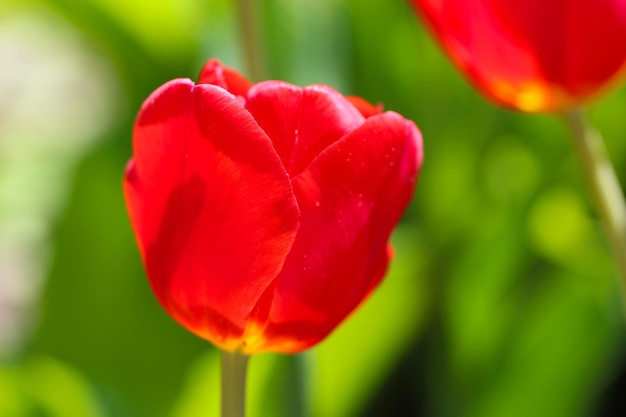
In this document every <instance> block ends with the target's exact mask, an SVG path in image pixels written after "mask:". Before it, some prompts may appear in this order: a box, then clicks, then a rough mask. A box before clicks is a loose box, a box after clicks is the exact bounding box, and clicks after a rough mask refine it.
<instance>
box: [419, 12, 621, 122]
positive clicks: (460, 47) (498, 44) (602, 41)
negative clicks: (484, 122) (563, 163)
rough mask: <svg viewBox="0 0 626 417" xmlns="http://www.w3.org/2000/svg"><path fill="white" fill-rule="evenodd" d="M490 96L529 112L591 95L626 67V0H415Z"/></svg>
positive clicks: (451, 52)
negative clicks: (592, 0)
mask: <svg viewBox="0 0 626 417" xmlns="http://www.w3.org/2000/svg"><path fill="white" fill-rule="evenodd" d="M411 4H412V5H413V7H414V8H415V9H416V11H418V12H419V13H420V14H421V15H422V16H423V17H424V18H425V19H426V21H427V23H428V24H429V25H430V26H431V29H432V31H433V33H434V34H435V35H436V37H437V38H438V39H439V41H440V43H441V44H442V46H443V47H444V48H445V49H446V50H447V52H448V54H449V55H450V57H451V58H452V60H453V61H454V62H455V63H456V64H457V65H458V66H459V67H460V69H461V70H462V71H463V72H464V74H465V75H466V76H467V77H468V78H469V80H470V81H471V82H472V83H473V84H474V85H475V86H476V87H477V88H478V89H479V90H480V91H481V92H482V93H483V94H484V95H485V96H486V97H488V98H490V99H491V100H493V101H495V102H497V103H499V104H502V105H504V106H508V107H513V108H516V109H519V110H523V111H557V110H563V109H566V108H568V107H571V106H574V105H576V104H579V103H580V102H583V101H585V100H587V99H589V98H590V97H591V96H593V95H595V94H597V93H598V92H599V91H600V90H602V89H604V88H605V87H607V85H608V84H610V83H611V82H612V81H613V80H616V79H617V78H618V77H619V75H620V74H624V72H626V7H625V6H624V5H625V4H626V3H624V2H623V0H600V1H595V2H590V1H588V0H552V1H549V2H546V1H543V0H526V1H517V2H516V1H510V0H476V1H466V0H443V1H442V0H411Z"/></svg>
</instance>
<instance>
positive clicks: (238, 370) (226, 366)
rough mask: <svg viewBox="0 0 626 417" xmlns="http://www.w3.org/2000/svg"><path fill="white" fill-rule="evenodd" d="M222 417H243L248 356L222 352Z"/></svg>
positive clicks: (239, 353) (244, 412) (244, 413)
mask: <svg viewBox="0 0 626 417" xmlns="http://www.w3.org/2000/svg"><path fill="white" fill-rule="evenodd" d="M221 355H222V417H245V415H246V371H247V368H248V356H246V355H244V354H243V353H241V352H228V351H225V350H223V351H222V352H221Z"/></svg>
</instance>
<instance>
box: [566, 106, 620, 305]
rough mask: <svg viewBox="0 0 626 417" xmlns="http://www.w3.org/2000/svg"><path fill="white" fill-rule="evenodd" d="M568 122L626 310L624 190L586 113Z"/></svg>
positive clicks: (576, 113)
mask: <svg viewBox="0 0 626 417" xmlns="http://www.w3.org/2000/svg"><path fill="white" fill-rule="evenodd" d="M565 119H566V121H567V124H568V125H569V128H570V130H571V133H572V135H571V136H572V139H573V142H574V147H575V149H576V152H577V153H578V157H579V159H580V161H581V163H582V166H583V169H584V173H585V176H586V177H587V181H588V182H589V185H590V186H591V190H592V192H593V197H594V199H595V203H596V209H597V210H598V212H599V215H600V217H601V219H602V222H603V223H604V227H605V229H606V233H607V235H608V237H609V241H610V244H611V249H612V250H613V255H614V257H615V261H616V263H617V268H618V272H619V275H620V278H621V288H622V295H624V297H625V298H623V299H622V302H623V305H624V307H625V308H626V204H625V202H624V195H623V192H622V188H621V186H620V184H619V181H618V179H617V176H616V175H615V170H614V169H613V165H612V164H611V161H610V159H609V158H608V156H607V152H606V149H605V147H604V143H603V142H602V137H601V136H600V134H599V133H598V132H596V131H595V130H593V129H592V128H591V127H590V126H589V125H588V124H587V122H586V120H585V115H584V111H583V109H581V108H577V109H574V110H570V111H568V112H566V113H565ZM625 313H626V310H625Z"/></svg>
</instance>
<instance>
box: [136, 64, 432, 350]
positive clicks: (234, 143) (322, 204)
mask: <svg viewBox="0 0 626 417" xmlns="http://www.w3.org/2000/svg"><path fill="white" fill-rule="evenodd" d="M353 102H355V99H350V100H349V99H347V98H345V97H343V96H342V95H341V94H339V93H338V92H337V91H335V90H333V89H332V88H330V87H327V86H323V85H313V86H309V87H304V88H300V87H296V86H294V85H291V84H288V83H285V82H281V81H265V82H261V83H259V84H252V83H250V82H249V81H248V80H246V79H245V78H244V77H243V76H241V75H240V74H238V73H237V72H236V71H234V70H233V69H230V68H228V67H225V66H223V65H222V64H221V63H220V62H219V61H216V60H210V61H209V62H207V64H206V65H205V67H204V69H203V70H202V73H201V76H200V79H199V82H198V83H197V84H194V83H193V82H192V81H191V80H188V79H176V80H173V81H170V82H168V83H166V84H164V85H163V86H161V87H160V88H158V89H157V90H156V91H155V92H154V93H153V94H152V95H151V96H150V97H149V98H148V99H147V100H146V101H145V103H144V104H143V106H142V107H141V110H140V111H139V115H138V117H137V120H136V123H135V127H134V132H133V158H132V159H131V161H130V162H129V164H128V167H127V170H126V173H125V177H124V193H125V197H126V202H127V206H128V211H129V214H130V219H131V223H132V226H133V229H134V232H135V236H136V238H137V241H138V245H139V249H140V253H141V256H142V259H143V262H144V266H145V270H146V273H147V276H148V279H149V281H150V284H151V287H152V289H153V291H154V293H155V295H156V297H157V299H158V300H159V302H160V303H161V305H162V306H163V307H164V308H165V310H166V311H167V312H168V313H169V314H170V315H171V316H172V317H173V318H174V319H175V320H176V321H178V322H179V323H180V324H182V325H183V326H184V327H186V328H187V329H188V330H190V331H191V332H193V333H195V334H197V335H198V336H200V337H202V338H204V339H207V340H209V341H211V342H212V343H214V344H215V345H217V346H218V347H220V348H222V349H225V350H231V351H235V350H237V351H241V352H243V353H246V354H251V353H256V352H263V351H273V352H282V353H292V352H298V351H301V350H303V349H306V348H308V347H310V346H312V345H314V344H315V343H317V342H319V341H321V340H322V339H324V338H325V337H326V336H327V335H328V334H329V333H330V332H331V331H332V330H333V329H334V328H335V327H336V326H337V325H338V324H339V323H340V322H341V321H342V320H343V319H344V318H345V317H346V316H347V315H348V314H350V312H352V311H353V310H354V309H355V308H356V307H357V306H358V305H359V304H360V303H361V302H362V301H363V300H364V299H365V298H366V297H367V296H368V294H369V293H370V292H371V291H372V289H374V288H375V287H376V286H377V284H378V283H379V282H380V280H381V278H382V277H383V275H384V273H385V271H386V270H387V266H388V263H389V260H390V253H391V252H390V248H389V244H388V240H389V236H390V234H391V232H392V229H393V228H394V226H395V225H396V224H397V222H398V221H399V220H400V218H401V216H402V214H403V212H404V211H405V209H406V207H407V205H408V204H409V202H410V199H411V197H412V193H413V189H414V186H415V182H416V180H417V176H418V172H419V169H420V166H421V163H422V140H421V135H420V132H419V130H418V129H417V127H416V126H415V124H414V123H413V122H411V121H409V120H406V119H404V118H403V117H402V116H400V115H398V114H397V113H394V112H384V113H382V112H381V111H380V110H379V109H377V108H375V107H373V106H368V105H367V104H366V103H364V102H363V101H359V105H358V107H359V109H357V107H355V105H354V104H352V103H353ZM366 116H367V117H366Z"/></svg>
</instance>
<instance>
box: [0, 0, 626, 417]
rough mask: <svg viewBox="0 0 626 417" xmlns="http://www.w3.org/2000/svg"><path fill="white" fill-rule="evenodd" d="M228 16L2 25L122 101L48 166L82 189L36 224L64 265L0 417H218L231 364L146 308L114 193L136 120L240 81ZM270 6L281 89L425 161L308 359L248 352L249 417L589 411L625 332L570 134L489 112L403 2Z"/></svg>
mask: <svg viewBox="0 0 626 417" xmlns="http://www.w3.org/2000/svg"><path fill="white" fill-rule="evenodd" d="M234 4H235V2H230V1H226V0H215V1H210V2H206V1H200V0H184V1H175V0H158V1H148V0H132V1H126V0H116V1H110V0H31V1H29V2H25V1H24V2H18V1H15V2H9V1H6V0H0V27H2V21H3V19H11V18H12V16H14V15H16V14H17V13H19V14H20V15H24V14H31V13H41V12H42V11H43V13H44V14H50V15H55V16H58V17H60V18H61V19H62V20H63V22H64V24H65V25H66V26H67V28H68V30H69V31H71V32H72V33H73V34H74V36H75V38H76V39H77V42H80V43H81V44H83V45H86V46H87V49H88V50H89V51H90V52H89V54H92V55H94V56H97V57H98V59H101V60H102V61H103V62H106V63H107V65H108V68H109V70H108V71H109V72H110V74H109V76H110V78H111V79H112V80H114V81H113V83H114V84H115V88H116V89H117V90H118V93H114V92H113V91H111V97H110V100H111V102H113V103H114V105H113V106H112V109H111V110H110V111H111V115H110V116H111V117H110V120H112V121H111V122H109V123H108V124H107V128H106V129H103V130H102V131H101V132H99V133H98V134H97V136H98V138H99V142H97V145H91V147H87V148H86V149H87V150H86V151H84V150H83V151H81V152H83V153H82V154H81V155H82V156H81V157H80V158H76V159H72V160H71V161H70V160H69V159H67V158H61V157H59V158H57V159H55V160H54V161H52V160H51V162H49V163H51V164H52V163H54V164H59V165H58V166H59V167H60V168H59V171H60V172H63V173H67V175H65V176H63V177H59V178H56V177H55V181H65V183H64V185H65V187H61V188H64V189H69V192H68V193H67V194H66V195H64V194H63V193H62V192H59V195H58V197H57V200H58V209H56V210H53V211H54V212H55V213H56V214H55V215H54V216H52V215H51V217H50V218H48V219H45V220H44V221H45V222H46V223H45V226H41V227H42V228H43V230H44V231H43V232H42V234H41V237H40V240H39V241H38V244H39V245H41V246H45V247H46V248H48V250H49V252H48V253H49V254H50V263H49V265H48V264H45V263H44V264H43V265H41V266H40V268H41V271H42V274H43V275H44V276H45V283H44V285H43V286H42V290H41V293H42V294H41V295H40V296H39V294H37V295H36V296H35V298H36V301H34V302H32V303H30V304H28V303H27V304H26V308H27V309H28V311H30V312H31V314H32V315H33V317H35V318H34V319H33V322H34V323H35V324H34V325H33V326H32V330H29V329H30V327H29V325H28V324H24V323H22V324H21V326H23V327H24V329H26V330H25V332H26V333H25V336H24V337H23V338H22V339H21V341H20V342H19V343H18V348H17V349H14V350H13V351H12V353H11V354H6V355H5V357H2V356H0V360H2V362H0V417H17V416H63V417H73V416H85V417H92V416H93V417H113V416H115V417H119V416H121V417H124V416H133V417H191V416H200V415H203V416H217V415H218V400H219V379H218V367H219V355H218V354H217V351H216V350H215V349H214V348H213V347H210V346H209V345H208V344H207V343H205V342H204V341H202V340H199V339H198V338H196V337H194V336H192V335H191V334H189V333H188V332H186V331H185V330H183V329H182V328H180V327H179V326H178V325H177V324H175V323H174V322H173V321H172V320H171V319H170V318H169V317H168V316H167V315H166V314H165V313H164V312H163V311H162V310H161V308H160V307H159V306H158V304H157V302H156V300H155V299H154V297H153V296H152V294H151V291H150V288H149V285H148V283H147V280H146V279H145V276H144V273H143V270H142V267H141V264H140V260H139V255H138V252H137V249H136V245H135V242H134V238H133V236H132V232H131V230H130V226H129V222H128V220H127V216H126V213H125V207H124V202H123V197H122V194H121V177H122V173H123V170H124V166H125V164H126V161H127V160H128V158H129V156H130V135H131V130H132V121H133V118H134V116H135V114H136V111H137V109H138V107H139V105H140V104H141V102H142V101H143V100H144V99H145V98H146V97H147V96H148V94H150V92H152V91H153V90H154V89H155V88H156V87H157V86H159V85H160V84H162V83H164V82H165V81H167V80H169V79H172V78H177V77H188V78H195V77H196V74H197V73H198V71H199V69H200V67H201V65H202V63H203V62H204V60H206V59H208V58H209V57H217V58H220V59H222V60H223V61H224V62H225V63H227V64H229V65H233V66H237V67H238V68H240V69H241V70H242V72H245V68H244V67H243V62H244V60H243V59H242V54H241V51H240V49H239V46H238V45H239V35H238V32H237V22H236V21H235V18H236V13H235V10H234ZM5 6H6V7H5ZM256 6H257V7H258V12H259V13H258V16H259V20H260V22H262V24H263V27H264V31H263V38H262V40H263V44H264V47H265V49H266V58H267V62H266V64H267V77H268V78H271V79H285V80H287V81H290V82H294V83H298V84H312V83H326V84H331V85H332V86H334V87H336V88H338V89H340V90H341V91H342V92H344V93H346V94H354V95H359V96H362V97H364V98H366V99H368V100H370V101H372V102H374V103H377V102H381V103H383V104H384V107H385V109H388V110H394V111H398V112H400V113H402V114H403V115H404V116H406V117H408V118H411V119H413V120H415V121H416V123H417V124H418V126H419V127H420V128H421V130H422V132H423V134H424V141H425V152H426V159H425V164H424V167H423V170H422V173H421V177H420V183H419V185H418V189H417V193H416V197H415V200H414V203H413V205H412V206H411V208H410V210H409V211H408V212H407V214H406V216H405V219H404V222H403V224H402V225H401V226H400V228H399V230H398V232H397V233H396V235H395V236H394V240H393V242H394V247H395V250H396V259H395V260H394V262H393V264H392V267H391V270H390V273H389V274H388V276H387V278H386V280H385V281H384V282H383V283H382V285H381V287H380V288H379V289H378V290H377V291H376V292H374V293H373V295H372V296H371V298H370V299H369V300H368V301H367V302H366V303H365V304H364V305H363V306H362V308H361V309H359V310H358V311H357V312H356V313H355V314H353V315H352V316H351V317H350V318H349V319H348V320H347V321H346V322H345V323H344V324H343V325H342V326H341V327H340V328H338V329H337V330H336V331H335V332H334V333H333V334H332V335H331V336H330V337H329V339H328V340H326V341H324V342H323V343H321V344H320V346H318V347H315V348H314V349H312V350H311V351H310V352H307V353H305V354H302V355H298V356H278V355H270V354H265V355H259V356H258V357H254V358H252V360H251V362H250V379H249V386H248V397H249V410H250V412H249V415H251V416H276V417H281V416H285V417H287V416H289V417H294V416H298V415H300V416H306V417H357V416H373V415H374V414H373V413H374V412H375V411H374V410H378V409H380V410H389V409H394V410H397V407H398V405H397V404H394V402H395V401H397V398H398V395H403V396H404V397H406V398H409V400H406V402H407V403H411V402H412V400H410V398H411V397H413V396H415V397H417V398H419V399H420V404H419V405H418V408H419V409H420V414H419V415H424V416H429V417H467V416H469V417H501V416H507V417H527V416H533V417H583V416H591V415H595V414H594V413H595V410H596V408H597V401H598V398H599V397H600V396H601V395H602V393H603V392H604V391H605V390H606V388H607V386H608V384H609V383H610V382H611V380H612V378H614V376H615V375H616V373H617V372H618V371H619V368H618V366H619V359H620V358H619V351H620V349H621V348H622V347H623V325H622V318H621V311H620V305H619V300H618V299H617V295H616V294H617V285H616V283H615V271H614V268H613V266H612V264H611V260H610V256H609V253H608V249H607V245H606V243H605V239H604V234H603V233H602V230H601V227H600V226H599V224H598V219H597V217H596V215H595V213H594V211H593V209H592V207H591V205H590V198H589V195H588V192H587V191H586V187H585V183H584V181H583V179H582V178H581V175H580V171H579V169H578V165H577V161H576V160H575V159H574V158H573V156H572V152H571V149H570V144H569V142H568V139H567V132H566V130H565V128H564V126H563V125H562V124H561V123H560V121H559V120H558V119H557V118H554V117H549V116H529V115H522V114H517V113H512V112H506V111H502V110H499V109H497V108H495V107H492V106H491V105H490V104H488V103H486V102H485V101H484V100H482V99H481V98H480V97H478V96H477V94H476V93H475V92H474V91H473V90H472V89H471V88H470V87H469V86H468V85H467V84H466V83H465V81H464V80H463V79H462V78H461V77H460V76H459V75H458V74H457V73H456V72H455V71H454V70H453V69H452V67H451V65H450V64H449V62H448V61H447V60H446V58H445V57H444V56H443V55H442V53H441V52H440V51H439V50H438V49H437V48H436V46H435V45H434V44H433V42H432V40H431V39H430V38H429V37H428V36H427V34H426V33H425V32H424V30H423V27H422V26H421V24H420V23H419V22H418V21H417V19H416V18H415V16H414V15H413V14H412V13H411V11H410V9H409V7H408V5H407V4H405V2H403V1H394V2H389V1H382V0H358V1H357V0H354V1H339V0H318V1H305V0H298V1H289V0H265V1H262V2H258V3H257V4H256ZM1 36H2V32H1V31H0V39H1ZM50 36H51V37H53V36H57V34H56V33H54V32H51V33H50ZM1 45H2V43H1V42H0V46H1ZM1 54H2V49H0V62H2V59H3V57H2V55H1ZM45 70H46V69H45V68H42V69H41V71H45ZM90 77H91V74H90V73H86V74H85V78H86V79H87V80H89V79H90ZM2 80H3V79H2V70H1V69H0V83H1V82H2ZM93 82H98V81H97V80H95V79H94V81H93ZM1 86H2V85H1V84H0V87H1ZM2 91H3V90H1V89H0V94H4V93H3V92H2ZM1 99H2V97H0V104H2V100H1ZM62 105H63V100H59V106H62ZM84 105H85V106H88V105H89V103H85V104H84ZM1 109H2V108H1V107H0V110H1ZM624 114H626V91H624V89H622V90H617V91H616V92H614V93H613V94H611V95H609V96H607V97H606V98H604V99H603V100H602V101H601V102H599V103H597V105H594V107H593V109H592V111H591V120H592V122H593V123H594V124H595V125H596V127H597V128H598V129H599V130H600V131H602V132H603V133H604V136H605V137H606V140H607V144H608V148H609V152H610V154H611V157H612V159H613V160H614V161H615V163H616V166H617V171H618V173H619V174H620V175H621V180H622V182H624V181H626V174H624V172H626V171H625V170H624V168H625V167H626V159H625V158H626V140H625V139H626V123H625V122H624V117H623V115H624ZM1 115H2V112H1V111H0V116H1ZM0 121H1V117H0ZM83 122H84V121H83ZM70 130H71V129H70ZM3 134H4V133H3V132H2V130H0V152H1V151H2V150H3V148H2V147H1V145H2V139H3V136H2V135H3ZM69 139H71V138H69V137H68V138H67V140H69ZM57 140H64V139H63V138H57ZM31 151H32V149H30V148H29V149H28V152H31ZM25 152H26V151H25ZM25 154H26V153H25ZM2 158H3V155H2V154H0V225H1V224H2V221H3V220H5V219H8V220H6V221H10V219H11V216H12V215H13V214H14V213H12V212H11V211H10V210H9V209H8V208H6V207H5V206H3V205H2V202H3V200H2V196H3V195H5V194H8V191H3V190H4V189H3V187H5V186H4V185H3V184H5V182H3V181H6V178H8V175H9V174H8V170H4V171H3V167H4V166H8V165H2V161H3V159H2ZM75 160H79V163H75V162H74V161H75ZM46 163H48V162H46ZM25 164H27V162H25ZM25 166H27V165H25ZM55 166H56V165H55ZM35 168H36V167H33V170H34V169H35ZM24 175H29V174H24ZM37 181H41V180H40V179H37ZM3 193H5V194H3ZM12 193H15V191H12ZM0 243H2V241H1V239H0ZM0 262H1V260H0ZM1 267H2V265H0V270H1ZM1 278H2V277H0V281H1ZM1 307H2V305H0V314H3V313H2V311H3V310H2V309H1ZM26 323H28V320H27V321H26ZM2 333H3V331H2V329H0V336H1V335H2ZM1 343H2V339H0V344H1ZM0 347H2V346H0ZM2 354H3V350H2V349H0V355H2ZM400 373H401V374H402V375H407V374H409V375H410V376H411V378H410V381H409V382H408V383H407V381H406V379H403V378H399V377H398V375H399V374H400ZM384 387H387V389H385V388H384ZM394 392H398V393H399V394H398V395H390V393H394ZM377 415H381V416H383V415H384V416H387V415H390V414H387V413H386V412H384V411H383V412H381V414H377ZM407 415H408V414H407Z"/></svg>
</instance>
